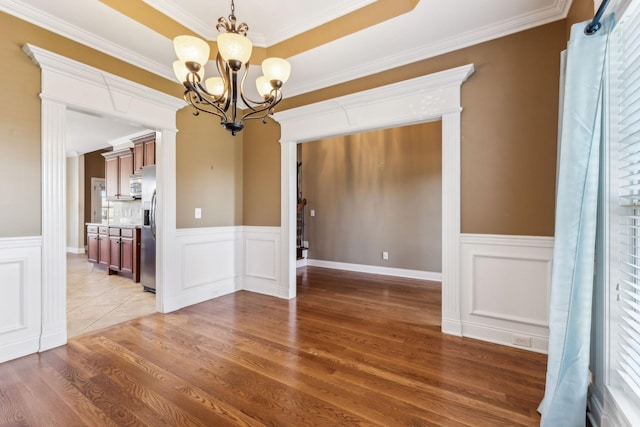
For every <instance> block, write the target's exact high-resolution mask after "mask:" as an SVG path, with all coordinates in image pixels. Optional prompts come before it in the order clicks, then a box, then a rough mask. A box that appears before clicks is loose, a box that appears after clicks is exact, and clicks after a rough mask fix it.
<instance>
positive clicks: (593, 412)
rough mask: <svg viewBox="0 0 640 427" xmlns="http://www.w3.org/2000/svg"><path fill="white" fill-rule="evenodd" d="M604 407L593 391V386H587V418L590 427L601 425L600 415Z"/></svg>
mask: <svg viewBox="0 0 640 427" xmlns="http://www.w3.org/2000/svg"><path fill="white" fill-rule="evenodd" d="M603 413H604V406H603V404H602V401H601V400H600V399H599V398H598V395H597V394H596V393H595V392H594V391H593V384H589V393H588V395H587V418H588V419H589V422H590V423H591V427H600V426H601V425H602V415H603Z"/></svg>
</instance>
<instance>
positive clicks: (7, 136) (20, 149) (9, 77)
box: [0, 13, 41, 237]
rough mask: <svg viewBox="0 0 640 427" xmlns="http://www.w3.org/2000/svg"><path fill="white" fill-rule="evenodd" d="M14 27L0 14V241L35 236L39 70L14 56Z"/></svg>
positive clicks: (38, 230) (38, 199)
mask: <svg viewBox="0 0 640 427" xmlns="http://www.w3.org/2000/svg"><path fill="white" fill-rule="evenodd" d="M15 21H17V20H15V19H8V16H7V15H5V14H3V13H0V28H2V30H1V31H2V37H0V57H2V61H3V66H2V67H0V93H2V102H0V153H2V155H0V183H1V184H0V189H1V190H0V195H1V196H0V237H18V236H39V235H40V234H41V227H40V217H41V215H40V211H41V196H40V193H41V186H40V181H41V178H40V176H41V172H40V98H38V94H39V93H40V69H39V68H38V67H36V66H35V65H34V64H33V63H32V62H31V61H30V60H29V59H28V58H27V56H26V55H25V54H24V53H22V51H21V50H20V47H21V43H20V40H21V39H20V37H18V35H17V34H16V31H17V30H18V28H16V25H15ZM18 22H20V21H18ZM18 79H19V82H18V81H17V80H18Z"/></svg>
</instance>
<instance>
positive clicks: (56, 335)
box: [40, 98, 67, 351]
mask: <svg viewBox="0 0 640 427" xmlns="http://www.w3.org/2000/svg"><path fill="white" fill-rule="evenodd" d="M41 134H42V154H41V155H42V335H41V338H40V351H43V350H48V349H50V348H54V347H58V346H60V345H64V344H65V343H66V342H67V313H66V307H67V272H66V266H67V261H66V255H65V248H66V206H65V200H66V189H65V188H66V185H65V182H66V159H65V145H66V143H65V138H66V106H65V105H64V104H62V103H59V102H54V101H50V100H47V99H46V98H43V99H42V129H41Z"/></svg>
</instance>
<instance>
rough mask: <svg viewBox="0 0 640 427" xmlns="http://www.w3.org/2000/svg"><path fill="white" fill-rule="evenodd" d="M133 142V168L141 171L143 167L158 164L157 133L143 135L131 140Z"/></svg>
mask: <svg viewBox="0 0 640 427" xmlns="http://www.w3.org/2000/svg"><path fill="white" fill-rule="evenodd" d="M131 141H132V142H133V161H134V165H133V170H134V173H141V172H142V168H143V167H145V166H151V165H155V164H156V134H155V132H154V133H151V134H149V135H145V136H141V137H139V138H135V139H132V140H131Z"/></svg>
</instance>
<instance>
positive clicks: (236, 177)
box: [176, 108, 243, 228]
mask: <svg viewBox="0 0 640 427" xmlns="http://www.w3.org/2000/svg"><path fill="white" fill-rule="evenodd" d="M192 113H193V111H192V110H191V109H190V108H183V109H182V110H180V111H179V112H178V115H177V123H178V129H180V132H179V133H178V141H177V146H176V175H177V176H176V216H177V218H176V223H177V224H176V225H177V227H178V228H198V227H220V226H229V225H241V224H242V151H243V150H242V145H243V142H242V138H243V134H242V133H240V134H239V135H237V136H235V137H234V136H231V134H230V133H229V132H227V131H226V130H225V129H224V128H223V127H222V126H220V122H219V120H218V119H216V118H213V117H210V116H207V115H204V116H202V115H201V116H194V115H193V114H192ZM195 208H201V209H202V219H195V217H194V210H195Z"/></svg>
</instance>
